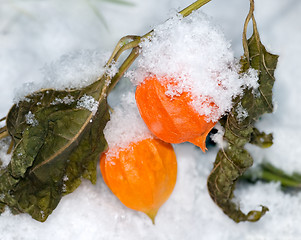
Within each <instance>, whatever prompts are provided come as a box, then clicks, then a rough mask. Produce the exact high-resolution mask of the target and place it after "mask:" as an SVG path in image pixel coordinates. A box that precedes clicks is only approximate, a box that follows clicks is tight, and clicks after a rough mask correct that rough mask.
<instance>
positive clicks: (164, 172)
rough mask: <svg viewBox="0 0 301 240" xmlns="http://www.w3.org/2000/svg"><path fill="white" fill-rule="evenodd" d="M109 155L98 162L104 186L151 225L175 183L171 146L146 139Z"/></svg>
mask: <svg viewBox="0 0 301 240" xmlns="http://www.w3.org/2000/svg"><path fill="white" fill-rule="evenodd" d="M111 152H114V154H113V155H111V154H108V152H106V153H103V154H102V156H101V158H100V170H101V173H102V176H103V179H104V181H105V183H106V184H107V186H108V187H109V188H110V189H111V191H112V192H113V193H114V194H115V195H116V196H117V197H118V198H119V200H120V201H121V202H122V203H123V204H124V205H125V206H127V207H129V208H131V209H134V210H136V211H141V212H144V213H145V214H146V215H148V216H149V217H150V218H151V220H152V222H153V223H154V221H155V217H156V215H157V212H158V210H159V208H160V207H161V205H162V204H163V203H164V202H165V201H166V200H167V199H168V198H169V196H170V194H171V193H172V191H173V189H174V186H175V183H176V179H177V160H176V155H175V152H174V150H173V147H172V145H171V144H169V143H165V142H163V141H161V140H159V139H153V138H148V139H144V140H142V141H139V142H136V143H131V144H130V145H128V146H127V147H126V148H121V149H113V151H111Z"/></svg>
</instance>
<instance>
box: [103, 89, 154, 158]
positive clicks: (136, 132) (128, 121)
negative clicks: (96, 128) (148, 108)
mask: <svg viewBox="0 0 301 240" xmlns="http://www.w3.org/2000/svg"><path fill="white" fill-rule="evenodd" d="M104 135H105V138H106V140H107V142H108V146H109V151H108V152H107V156H113V155H115V152H114V149H116V148H125V147H127V146H128V145H129V144H130V143H135V142H139V141H142V140H144V139H147V138H152V137H153V136H152V134H151V133H150V131H149V130H148V128H147V127H146V125H145V123H144V122H143V120H142V118H141V117H140V114H139V111H138V108H137V105H136V102H135V95H134V93H133V92H129V93H127V94H123V95H122V97H121V101H120V105H119V106H117V107H115V108H114V110H113V112H112V113H111V119H110V121H109V122H108V123H107V125H106V127H105V129H104Z"/></svg>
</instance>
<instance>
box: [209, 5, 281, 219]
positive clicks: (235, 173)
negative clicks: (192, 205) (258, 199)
mask: <svg viewBox="0 0 301 240" xmlns="http://www.w3.org/2000/svg"><path fill="white" fill-rule="evenodd" d="M253 10H254V6H253V8H252V2H251V9H250V13H249V15H248V17H247V20H246V25H247V24H248V21H249V20H250V18H252V20H253V35H252V37H251V38H250V39H249V40H245V41H244V46H246V47H245V56H244V58H242V60H241V64H242V71H243V72H246V71H248V69H249V68H253V69H256V70H257V71H258V78H259V81H258V83H259V88H258V89H257V90H256V91H254V89H246V90H245V91H244V95H243V96H241V97H238V98H237V99H235V100H234V102H235V104H234V106H233V109H232V111H231V112H230V113H229V114H228V115H227V116H226V117H224V118H223V119H222V120H221V121H220V122H221V125H222V126H223V127H224V128H225V134H224V140H226V141H227V142H228V146H227V147H226V148H225V149H221V150H220V151H219V152H218V154H217V157H216V160H215V163H214V168H213V170H212V172H211V174H210V176H209V177H208V182H207V185H208V190H209V193H210V196H211V197H212V199H213V200H214V201H215V203H216V204H217V205H218V206H219V207H221V209H222V210H223V211H224V213H225V214H227V215H228V216H229V217H230V218H232V219H233V220H234V221H236V222H240V221H257V220H259V219H260V218H261V217H262V216H263V215H264V214H265V213H266V211H268V208H266V207H264V206H262V209H261V211H250V212H249V213H247V214H244V213H243V212H242V211H241V210H240V208H239V206H237V205H236V204H235V203H234V202H233V201H232V199H233V197H234V196H233V191H234V189H235V183H236V181H237V180H238V178H239V177H241V176H242V175H243V173H244V172H245V171H246V170H247V169H248V168H249V167H250V166H252V164H253V159H252V157H251V155H250V154H249V153H248V151H247V150H246V149H245V148H244V146H245V144H247V143H252V144H256V145H259V146H261V147H268V146H270V145H271V144H272V135H271V134H269V135H266V134H265V133H260V132H259V131H258V130H257V129H256V128H255V127H254V124H255V122H256V121H257V120H258V118H259V117H260V116H261V115H262V114H264V113H271V112H273V104H272V88H273V84H274V81H275V78H274V71H275V69H276V65H277V59H278V56H276V55H273V54H270V53H268V52H267V51H266V49H265V47H264V46H263V45H262V43H261V42H260V38H259V34H258V31H257V27H256V22H255V19H254V16H253ZM244 34H246V26H245V30H244ZM239 107H243V108H244V109H245V110H246V111H247V112H248V116H247V117H246V118H245V119H241V118H240V117H239V114H238V111H237V110H238V109H239Z"/></svg>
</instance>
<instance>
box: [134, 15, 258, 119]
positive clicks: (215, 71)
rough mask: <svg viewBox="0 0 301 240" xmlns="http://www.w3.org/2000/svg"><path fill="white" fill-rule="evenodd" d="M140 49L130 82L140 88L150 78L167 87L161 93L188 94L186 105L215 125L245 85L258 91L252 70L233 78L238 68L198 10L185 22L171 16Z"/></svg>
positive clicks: (220, 37)
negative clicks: (189, 96) (136, 68)
mask: <svg viewBox="0 0 301 240" xmlns="http://www.w3.org/2000/svg"><path fill="white" fill-rule="evenodd" d="M140 46H141V49H142V50H141V58H140V59H139V61H138V71H135V72H133V73H132V75H133V76H132V78H133V82H135V83H136V84H137V85H138V84H141V83H142V82H143V81H144V79H145V78H146V77H147V76H149V75H150V76H152V75H153V76H156V77H157V78H158V79H159V81H161V83H162V84H164V85H167V88H168V90H167V91H166V95H168V96H170V97H173V96H179V95H180V94H182V93H183V92H189V93H191V94H192V101H191V105H192V106H193V107H194V108H195V110H196V111H198V112H199V113H200V115H205V116H207V120H208V121H210V120H211V121H217V120H218V119H219V118H220V117H221V116H222V115H223V114H225V112H227V111H229V110H230V109H231V107H232V99H233V98H234V97H236V96H237V95H240V94H241V93H242V90H243V89H244V88H245V87H249V88H254V89H256V88H257V87H258V83H257V80H258V77H257V72H256V71H255V70H250V71H249V72H248V73H244V74H239V71H240V65H239V62H238V60H237V59H235V58H234V54H233V51H232V50H231V48H230V47H231V44H230V42H229V41H227V40H226V38H225V36H224V34H223V32H222V31H221V30H220V28H219V27H218V26H216V25H215V24H213V23H212V20H211V19H210V18H209V17H208V16H206V15H205V14H204V13H202V12H201V11H195V12H194V13H192V14H191V15H190V16H188V17H186V18H183V17H182V15H180V14H178V15H176V16H174V17H173V18H171V19H169V20H168V21H166V22H165V23H163V24H161V25H159V26H157V27H155V29H154V32H153V34H152V35H151V37H149V38H148V39H146V40H145V41H143V42H142V43H141V45H140ZM170 79H172V80H171V81H170ZM212 102H214V103H215V105H212V104H210V103H212Z"/></svg>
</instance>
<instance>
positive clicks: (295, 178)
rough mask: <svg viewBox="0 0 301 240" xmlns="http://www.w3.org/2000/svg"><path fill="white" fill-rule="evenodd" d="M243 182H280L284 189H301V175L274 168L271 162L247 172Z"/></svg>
mask: <svg viewBox="0 0 301 240" xmlns="http://www.w3.org/2000/svg"><path fill="white" fill-rule="evenodd" d="M242 179H243V180H248V181H250V182H252V183H254V182H257V181H265V182H272V181H273V182H280V183H281V186H282V187H283V188H285V189H286V188H293V189H298V190H299V189H300V188H301V174H300V173H297V172H294V173H292V174H288V173H286V172H284V171H283V170H281V169H279V168H277V167H275V166H273V165H272V164H271V163H269V162H263V163H261V164H260V165H258V166H257V167H256V168H254V169H252V170H249V171H247V172H246V173H245V174H244V175H243V177H242Z"/></svg>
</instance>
